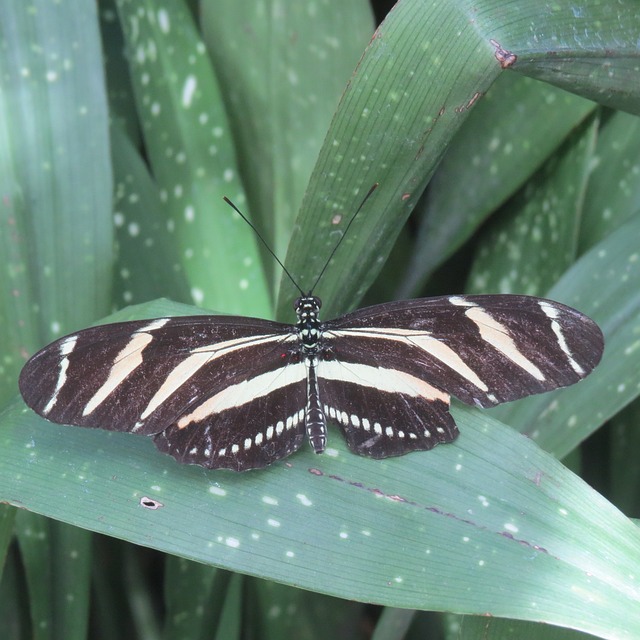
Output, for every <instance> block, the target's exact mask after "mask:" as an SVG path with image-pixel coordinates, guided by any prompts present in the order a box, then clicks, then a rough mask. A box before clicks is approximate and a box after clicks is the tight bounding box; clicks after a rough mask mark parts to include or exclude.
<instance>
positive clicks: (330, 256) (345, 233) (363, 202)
mask: <svg viewBox="0 0 640 640" xmlns="http://www.w3.org/2000/svg"><path fill="white" fill-rule="evenodd" d="M379 184H380V183H378V182H376V183H375V184H374V185H373V186H372V187H371V188H370V189H369V191H367V195H365V197H364V198H363V199H362V202H361V203H360V206H359V207H358V208H357V209H356V212H355V213H354V214H353V216H351V220H349V224H348V225H347V226H346V227H345V229H344V231H343V232H342V236H341V238H340V240H338V243H337V244H336V246H335V247H333V251H332V252H331V254H330V255H329V259H328V260H327V261H326V262H325V263H324V267H322V271H321V272H320V275H319V276H318V277H317V278H316V281H315V282H314V283H313V287H311V290H310V291H309V295H311V293H312V292H313V290H314V289H315V288H316V287H317V286H318V282H320V278H322V276H323V275H324V272H325V271H326V270H327V267H328V266H329V263H330V262H331V260H332V259H333V256H334V255H335V254H336V251H337V250H338V249H339V248H340V245H341V244H342V241H343V240H344V239H345V237H346V235H347V231H349V227H351V225H352V224H353V221H354V220H355V219H356V216H357V215H358V214H359V213H360V209H362V207H364V205H365V203H366V201H367V200H368V199H369V198H370V197H371V194H372V193H373V192H374V191H375V190H376V189H377V188H378V185H379Z"/></svg>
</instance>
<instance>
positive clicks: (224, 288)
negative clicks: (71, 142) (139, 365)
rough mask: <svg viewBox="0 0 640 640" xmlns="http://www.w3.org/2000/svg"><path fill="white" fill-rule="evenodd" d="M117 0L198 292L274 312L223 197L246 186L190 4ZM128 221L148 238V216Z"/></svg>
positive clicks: (157, 173)
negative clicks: (145, 224)
mask: <svg viewBox="0 0 640 640" xmlns="http://www.w3.org/2000/svg"><path fill="white" fill-rule="evenodd" d="M116 4H117V7H118V13H119V16H120V22H121V25H122V28H123V30H124V35H125V41H126V46H127V52H128V57H129V61H130V64H131V68H130V71H131V76H132V81H133V86H134V89H135V95H136V103H137V109H138V116H139V118H140V120H141V122H142V132H143V135H144V140H145V145H146V152H147V154H148V157H149V162H150V164H151V167H152V170H153V175H154V178H155V180H156V182H157V183H158V187H159V189H160V193H161V195H162V197H163V198H164V199H165V200H166V208H167V210H168V211H169V215H170V221H169V222H170V223H171V224H170V226H169V231H170V232H171V233H172V234H173V236H174V242H175V243H176V247H177V249H178V251H179V253H180V255H181V256H183V262H182V267H183V269H184V273H185V276H186V278H187V280H188V282H189V287H190V293H191V296H192V299H193V301H194V302H196V303H197V304H200V305H202V306H205V307H209V308H222V309H226V310H228V311H233V312H236V313H249V312H253V313H262V314H264V315H268V313H269V309H270V303H269V295H268V290H267V286H266V280H265V277H264V273H263V270H262V268H261V261H260V255H259V252H258V249H257V245H256V238H255V235H254V233H253V231H252V230H251V228H250V227H248V226H247V225H246V224H245V223H244V222H243V221H242V220H241V219H240V217H239V216H238V215H237V214H235V213H234V212H233V210H232V209H231V208H230V207H229V206H227V205H226V204H225V203H224V202H223V201H222V197H223V196H225V195H227V196H229V197H231V198H232V199H234V200H237V201H238V203H240V204H241V203H242V200H241V199H240V196H241V194H242V187H241V185H240V181H239V176H238V168H237V166H236V158H235V153H234V148H233V141H232V138H231V132H230V129H229V123H228V121H227V118H226V114H225V110H224V104H223V101H222V96H221V95H220V90H219V87H218V84H217V81H216V78H215V76H214V73H213V69H212V67H211V62H210V60H209V58H208V57H207V52H206V49H205V46H204V43H203V42H202V40H201V37H200V35H199V33H198V32H197V30H196V27H195V24H194V22H193V18H192V16H191V13H190V12H189V9H188V8H187V6H186V5H185V4H183V3H180V2H172V3H168V4H166V5H163V6H162V7H158V6H156V3H155V2H153V1H152V0H144V2H142V3H140V2H133V1H132V0H118V1H117V2H116ZM141 5H142V7H144V10H141ZM123 223H124V225H125V226H126V228H127V229H129V230H130V233H131V235H132V236H134V237H135V238H137V239H138V241H139V243H140V244H143V243H144V242H145V241H147V240H148V239H149V237H148V236H147V237H144V236H142V235H141V234H140V228H141V224H142V221H141V220H139V219H137V218H133V219H126V220H124V221H123ZM226 273H228V274H231V275H229V276H226V277H221V276H220V275H218V274H226ZM211 274H216V277H212V276H211Z"/></svg>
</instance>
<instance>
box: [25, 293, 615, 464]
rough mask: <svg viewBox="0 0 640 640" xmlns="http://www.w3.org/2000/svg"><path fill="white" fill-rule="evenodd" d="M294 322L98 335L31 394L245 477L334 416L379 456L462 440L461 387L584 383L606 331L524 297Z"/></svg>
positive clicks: (43, 405) (508, 395)
mask: <svg viewBox="0 0 640 640" xmlns="http://www.w3.org/2000/svg"><path fill="white" fill-rule="evenodd" d="M319 309H320V300H319V299H318V298H317V297H314V296H305V297H301V298H299V299H298V301H297V302H296V313H297V317H298V321H297V323H296V324H294V325H288V324H280V323H277V322H271V321H268V320H260V319H256V318H245V317H234V316H192V317H176V318H160V319H156V320H141V321H136V322H124V323H119V324H110V325H103V326H98V327H94V328H91V329H86V330H84V331H80V332H78V333H75V334H72V335H70V336H67V337H65V338H61V339H60V340H57V341H56V342H54V343H52V344H50V345H49V346H47V347H45V348H44V349H43V350H42V351H40V352H38V353H37V354H36V355H35V356H34V357H33V358H32V359H31V360H29V362H27V364H26V365H25V367H24V368H23V370H22V373H21V375H20V391H21V392H22V396H23V397H24V399H25V401H26V403H27V404H28V405H29V406H30V407H31V408H32V409H34V410H35V411H36V412H37V413H38V414H40V415H41V416H43V417H45V418H47V419H48V420H51V421H53V422H57V423H63V424H73V425H81V426H86V427H100V428H103V429H109V430H115V431H130V432H134V433H140V434H144V435H151V436H153V437H154V441H155V443H156V446H157V447H158V448H159V449H160V450H161V451H164V452H167V453H170V454H171V455H172V456H174V457H175V458H176V459H177V460H180V461H181V462H185V463H191V464H199V465H202V466H204V467H209V468H230V469H235V470H237V471H244V470H247V469H255V468H259V467H264V466H266V465H268V464H270V463H272V462H274V461H276V460H279V459H281V458H284V457H285V456H288V455H289V454H290V453H292V452H294V451H296V449H298V448H300V446H301V445H302V443H303V441H304V440H305V434H306V437H307V438H308V440H309V442H310V444H311V447H312V448H313V450H314V451H316V452H317V453H320V452H322V451H323V450H324V448H325V445H326V439H327V429H326V422H327V421H330V422H335V423H337V424H338V426H339V427H340V429H341V430H342V432H343V434H344V436H345V438H346V440H347V444H348V446H349V448H350V449H351V450H352V451H353V452H355V453H357V454H360V455H365V456H371V457H373V458H385V457H388V456H397V455H402V454H404V453H407V452H410V451H419V450H426V449H431V448H432V447H434V446H435V445H437V444H438V443H441V442H451V441H452V440H454V439H455V438H456V436H457V435H458V430H457V428H456V425H455V423H454V421H453V418H452V416H451V414H450V413H449V396H450V395H454V396H455V397H457V398H458V399H460V400H462V401H463V402H465V403H467V404H471V405H478V406H481V407H491V406H494V405H496V404H499V403H501V402H507V401H510V400H516V399H518V398H522V397H524V396H528V395H531V394H534V393H541V392H544V391H549V390H551V389H556V388H558V387H564V386H567V385H570V384H573V383H575V382H577V381H578V380H581V379H582V378H584V377H585V376H586V375H588V374H589V372H590V371H591V370H592V369H593V368H594V367H595V366H596V364H597V363H598V362H599V360H600V357H601V354H602V350H603V338H602V333H601V332H600V329H599V328H598V326H597V325H596V324H595V323H594V322H593V321H591V320H590V319H589V318H587V317H586V316H585V315H583V314H581V313H579V312H578V311H575V310H574V309H571V308H570V307H567V306H564V305H561V304H559V303H557V302H552V301H550V300H543V299H540V298H532V297H528V296H517V295H484V296H482V295H480V296H450V297H437V298H426V299H419V300H407V301H401V302H392V303H388V304H381V305H376V306H373V307H368V308H365V309H360V310H358V311H355V312H353V313H349V314H347V315H344V316H341V317H339V318H337V319H335V320H331V321H328V322H320V320H319V319H318V312H319Z"/></svg>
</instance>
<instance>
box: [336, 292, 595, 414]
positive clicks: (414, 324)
mask: <svg viewBox="0 0 640 640" xmlns="http://www.w3.org/2000/svg"><path fill="white" fill-rule="evenodd" d="M323 328H324V335H325V344H326V346H327V349H328V350H329V352H330V353H331V357H333V358H335V359H337V360H339V361H341V362H366V363H367V364H369V365H374V366H376V367H379V368H380V370H381V372H382V373H381V375H384V372H385V371H386V370H401V371H404V372H407V373H408V374H410V375H412V376H415V377H417V378H421V379H423V380H427V381H429V382H430V383H431V384H433V385H434V386H436V387H438V388H439V389H441V390H443V391H445V392H447V393H450V394H451V395H454V396H456V397H457V398H458V399H460V400H462V401H463V402H466V403H467V404H476V405H480V406H484V407H489V406H494V405H496V404H499V403H501V402H507V401H511V400H516V399H519V398H523V397H525V396H528V395H532V394H535V393H542V392H544V391H549V390H551V389H556V388H559V387H564V386H567V385H570V384H573V383H575V382H577V381H578V380H581V379H582V378H584V377H586V376H587V375H588V374H589V373H590V372H591V371H592V370H593V368H594V367H595V366H596V365H597V364H598V362H599V360H600V357H601V355H602V350H603V337H602V332H601V331H600V329H599V327H598V326H597V325H596V324H595V323H594V322H593V321H592V320H590V319H589V318H588V317H586V316H585V315H583V314H581V313H579V312H578V311H576V310H574V309H572V308H570V307H567V306H565V305H562V304H560V303H557V302H552V301H549V300H543V299H540V298H533V297H530V296H517V295H486V296H448V297H438V298H426V299H420V300H408V301H402V302H394V303H389V304H383V305H377V306H374V307H368V308H365V309H360V310H358V311H355V312H354V313H351V314H348V315H345V316H342V317H341V318H338V319H336V320H333V321H329V322H326V323H324V325H323Z"/></svg>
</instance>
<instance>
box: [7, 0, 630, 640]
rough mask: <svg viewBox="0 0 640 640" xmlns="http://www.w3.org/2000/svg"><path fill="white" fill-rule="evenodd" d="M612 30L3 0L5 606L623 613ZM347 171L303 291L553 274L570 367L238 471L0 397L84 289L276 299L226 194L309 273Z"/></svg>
mask: <svg viewBox="0 0 640 640" xmlns="http://www.w3.org/2000/svg"><path fill="white" fill-rule="evenodd" d="M639 36H640V8H639V6H638V4H637V2H635V0H600V1H599V2H596V0H585V1H584V2H582V3H581V4H576V3H572V2H569V1H568V0H557V1H556V2H555V3H553V4H551V3H547V2H541V1H537V0H536V1H534V2H532V1H531V0H475V1H473V2H471V0H449V1H447V2H432V1H427V0H400V2H398V3H397V5H396V6H395V7H394V9H393V10H392V11H391V12H390V14H389V15H388V17H387V18H386V19H385V20H384V22H382V24H381V25H380V26H379V28H378V30H377V31H375V33H374V18H373V14H372V10H371V7H370V6H369V4H368V2H366V1H364V0H351V1H350V2H344V1H343V0H325V1H324V2H317V1H312V0H308V1H305V2H295V3H294V2H291V3H286V2H264V0H255V1H250V2H245V3H238V2H236V1H235V0H215V1H214V0H202V2H199V3H198V2H195V1H192V0H175V1H174V2H171V3H161V2H159V1H158V0H142V1H136V2H134V1H133V0H115V1H114V2H110V1H106V0H104V1H101V2H99V3H98V4H97V5H96V3H94V2H92V1H89V0H77V1H75V2H73V1H71V0H63V1H61V2H58V3H51V2H48V1H47V0H33V1H32V2H28V3H23V2H19V1H18V0H10V1H9V2H4V3H1V4H0V47H1V48H0V73H1V76H0V77H1V80H0V188H1V190H2V204H1V206H0V258H1V260H0V264H1V265H2V268H3V269H4V272H3V274H4V277H3V278H2V280H0V345H1V353H0V358H1V360H0V401H1V402H2V403H3V406H4V407H6V408H5V409H4V411H3V412H2V414H0V501H2V503H3V504H2V505H0V558H3V559H4V570H3V573H2V579H1V581H0V620H1V621H2V624H3V625H4V627H5V628H4V629H3V638H4V637H6V638H26V637H32V638H37V639H48V638H64V639H66V640H69V639H70V640H74V639H76V638H78V639H79V638H85V637H87V636H88V634H89V635H90V637H92V638H112V637H113V638H120V637H124V636H126V637H132V636H133V635H135V636H136V637H140V638H145V639H146V638H161V637H164V638H167V639H172V638H178V637H180V638H213V637H220V638H235V637H239V638H240V637H250V638H253V637H255V638H289V637H296V638H325V637H345V638H358V637H370V636H373V637H375V638H376V639H378V640H379V639H382V638H400V637H408V638H423V637H427V634H429V635H428V637H443V638H478V637H483V638H498V637H500V638H502V637H514V638H576V637H585V636H587V635H588V634H592V635H595V636H598V637H602V638H634V637H640V585H639V584H638V580H639V577H640V535H639V533H638V529H637V527H636V525H635V524H634V523H633V522H632V521H631V520H629V517H634V516H637V515H638V507H639V506H640V505H639V500H638V487H639V480H640V465H639V464H638V461H637V455H636V452H637V450H638V444H639V441H640V437H639V435H638V433H639V429H638V426H639V418H640V404H639V401H638V399H637V396H638V391H639V389H640V362H639V358H640V159H639V156H640V153H639V149H640V126H639V125H638V122H639V121H638V117H637V116H638V114H640V82H639V72H638V68H639V64H640V52H639V50H638V44H637V43H638V42H639V41H640V38H639ZM514 56H515V57H514ZM354 69H355V70H354ZM375 182H378V183H380V186H379V188H378V189H377V190H376V192H375V194H374V196H373V197H372V198H371V200H370V202H369V204H368V205H367V208H366V211H363V213H362V214H361V215H360V216H359V218H358V219H357V220H356V222H355V224H354V225H353V227H352V229H351V231H350V235H349V237H348V238H347V239H346V240H345V243H344V246H343V247H342V248H341V250H340V251H339V252H338V253H337V254H336V256H335V258H334V260H333V261H332V262H331V264H330V266H329V268H328V269H327V272H326V275H325V276H324V277H323V279H322V281H321V283H320V285H319V286H318V289H317V290H316V293H318V294H319V295H321V296H322V298H323V301H324V306H323V312H324V315H325V317H330V316H332V315H334V314H337V313H342V312H344V311H347V310H348V309H350V308H352V307H354V306H355V305H357V304H358V303H359V302H361V301H362V300H363V298H364V297H365V296H366V299H367V301H384V300H388V299H391V298H397V297H406V296H415V295H429V294H438V293H444V292H454V291H463V290H464V291H474V292H476V291H478V292H479V291H482V292H523V293H528V294H534V295H547V296H549V297H552V298H554V299H557V300H560V301H562V302H566V303H568V304H571V305H573V306H576V307H577V308H579V309H581V310H582V311H584V312H586V313H588V314H589V315H591V316H592V317H593V318H594V319H595V320H596V321H598V323H599V324H600V326H601V327H602V328H603V331H604V333H605V336H606V340H607V347H606V352H605V356H604V359H603V361H602V363H601V365H600V366H599V367H598V369H597V370H596V371H595V372H594V374H593V375H592V376H590V377H589V378H588V379H587V380H586V381H584V382H582V383H580V384H579V385H576V386H574V387H571V388H569V389H565V390H562V391H559V392H557V393H552V394H545V395H543V396H539V397H536V398H531V399H527V400H526V401H522V402H518V403H513V404H511V405H508V406H503V407H499V408H497V409H495V410H493V411H491V412H481V411H479V410H471V409H468V408H460V407H455V408H454V413H455V418H456V421H457V422H458V424H459V426H460V430H461V436H460V438H459V440H458V441H456V442H455V443H453V444H451V445H448V446H446V447H439V448H438V449H437V450H435V451H433V452H430V453H428V454H412V455H408V456H405V457H403V458H398V459H389V460H385V461H372V460H365V459H361V458H357V457H355V456H352V455H350V454H349V453H348V452H347V451H346V450H345V447H344V444H343V443H342V442H341V441H340V438H339V437H338V436H337V434H335V433H334V434H332V435H333V437H332V439H331V442H330V445H331V448H330V449H329V450H328V452H327V454H326V455H324V456H322V457H320V458H319V457H315V456H313V454H311V453H310V452H309V451H301V452H300V453H298V454H296V455H295V456H292V457H291V458H290V459H288V460H286V461H284V462H282V463H280V464H277V465H274V466H272V467H271V468H269V469H267V470H265V471H261V472H254V473H247V474H242V475H234V474H230V473H225V472H214V471H205V470H203V469H201V468H195V467H187V466H181V465H178V464H177V463H175V462H174V461H173V460H172V459H170V458H167V457H165V456H162V455H160V454H159V453H158V452H157V451H156V450H155V449H154V447H153V444H152V443H151V442H150V441H149V440H146V439H143V438H139V437H135V436H130V435H128V434H115V433H106V432H100V431H91V430H83V429H77V428H71V427H64V426H58V425H52V424H49V423H46V422H45V421H43V420H41V419H39V418H38V417H37V416H35V415H34V414H33V413H32V412H30V411H29V410H27V409H26V407H25V406H24V404H23V403H22V401H21V400H20V399H19V398H18V396H17V385H16V380H17V376H18V373H19V371H20V368H21V366H22V364H23V363H24V362H25V360H26V358H28V356H29V355H30V354H32V353H33V352H35V350H37V349H38V348H39V347H41V346H42V345H44V344H46V343H47V342H49V341H50V340H52V339H53V338H55V337H58V336H59V335H63V334H65V333H68V332H71V331H74V330H76V329H79V328H82V327H85V326H88V325H89V324H91V323H94V322H98V321H102V320H101V319H104V318H105V316H107V315H108V314H110V313H111V314H112V315H111V316H109V319H113V320H115V319H118V320H122V319H133V318H141V317H154V316H160V315H166V314H176V315H177V314H187V313H197V312H205V311H204V310H205V309H208V310H215V311H218V312H224V313H239V314H248V315H255V316H260V317H278V318H280V319H282V320H287V319H290V318H291V311H290V309H291V301H292V299H293V298H294V297H295V293H296V292H295V289H294V287H293V286H292V284H291V283H290V282H288V281H287V280H286V279H285V278H283V277H282V274H281V272H280V270H279V269H277V268H276V267H275V266H274V264H273V260H272V259H271V258H270V257H269V256H268V255H264V252H263V251H262V249H261V247H259V246H258V244H257V241H256V238H255V235H254V234H253V232H252V231H251V230H250V229H249V228H248V227H247V225H246V224H244V223H243V222H242V221H240V219H239V218H238V216H237V215H235V214H234V213H233V212H232V211H231V209H229V207H227V206H226V205H224V203H223V202H222V196H223V195H226V196H229V197H230V198H231V199H232V200H234V201H235V202H236V204H238V205H239V206H240V207H241V208H242V209H243V210H245V211H247V213H249V214H250V215H251V217H252V219H253V220H254V221H255V223H256V225H257V226H258V227H259V228H260V230H261V232H262V233H263V234H264V236H265V238H266V239H267V240H268V242H269V244H270V245H271V246H272V247H274V249H275V251H276V253H277V254H278V255H280V256H283V257H284V258H285V262H286V266H287V268H288V269H289V270H290V271H291V272H292V273H293V274H294V276H295V277H296V279H297V281H298V282H299V284H300V286H301V287H302V288H303V289H304V288H306V287H309V286H311V284H312V283H313V282H314V281H315V279H316V278H317V275H318V273H319V272H320V270H321V269H322V267H323V265H324V264H325V262H326V259H327V257H328V255H329V254H330V252H331V249H332V248H333V247H334V246H335V243H336V242H337V239H338V238H339V237H340V229H341V228H343V226H344V223H345V220H346V219H348V216H349V214H351V213H352V212H353V211H354V209H355V207H356V206H357V204H358V203H359V202H360V200H361V198H362V196H363V194H364V193H365V192H366V191H367V190H368V188H369V187H370V186H371V185H372V184H373V183H375ZM411 214H413V215H412V216H411V218H410V219H409V216H410V215H411ZM159 298H162V299H159ZM168 299H170V300H171V302H170V301H169V300H168ZM192 305H197V308H196V309H195V310H194V307H193V306H192ZM114 312H115V313H114ZM522 434H526V436H528V437H523V435H522ZM560 459H563V460H564V462H565V463H566V466H565V464H562V463H561V462H559V460H560ZM147 498H150V499H152V500H156V501H158V502H159V503H161V505H162V506H161V507H160V508H158V509H155V510H151V509H146V508H145V507H144V506H142V504H143V503H144V502H146V500H144V499H147ZM99 534H103V535H99ZM131 543H134V544H131ZM159 585H161V587H159ZM365 603H373V604H376V605H382V606H383V607H384V608H383V609H382V610H381V611H382V613H381V615H380V616H379V617H378V614H379V613H380V611H379V610H378V609H373V608H371V607H368V606H366V604H365ZM427 611H431V612H440V613H426V612H427ZM541 623H550V624H548V625H545V624H541ZM551 625H554V626H551Z"/></svg>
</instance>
